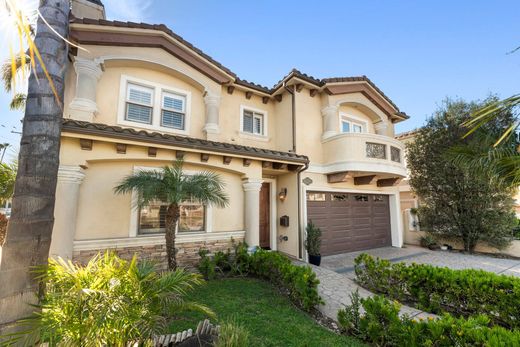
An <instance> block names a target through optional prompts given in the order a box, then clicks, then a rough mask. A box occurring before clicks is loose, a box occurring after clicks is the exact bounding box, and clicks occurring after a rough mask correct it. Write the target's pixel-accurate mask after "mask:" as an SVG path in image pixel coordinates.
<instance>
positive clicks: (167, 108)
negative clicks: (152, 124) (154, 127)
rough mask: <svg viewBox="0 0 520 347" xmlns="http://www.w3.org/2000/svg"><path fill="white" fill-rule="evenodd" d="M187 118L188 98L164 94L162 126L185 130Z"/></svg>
mask: <svg viewBox="0 0 520 347" xmlns="http://www.w3.org/2000/svg"><path fill="white" fill-rule="evenodd" d="M185 116H186V97H185V96H182V95H177V94H173V93H167V92H164V93H163V96H162V108H161V125H162V126H163V127H168V128H174V129H181V130H184V118H185Z"/></svg>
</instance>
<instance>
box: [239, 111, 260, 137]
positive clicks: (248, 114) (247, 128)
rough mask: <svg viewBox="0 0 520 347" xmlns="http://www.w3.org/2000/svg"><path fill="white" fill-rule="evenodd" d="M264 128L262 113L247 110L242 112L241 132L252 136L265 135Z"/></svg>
mask: <svg viewBox="0 0 520 347" xmlns="http://www.w3.org/2000/svg"><path fill="white" fill-rule="evenodd" d="M264 127H265V114H264V113H262V112H259V111H252V110H248V109H244V110H243V111H242V129H241V130H242V132H244V133H250V134H254V135H265V129H264Z"/></svg>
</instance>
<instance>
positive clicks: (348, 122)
mask: <svg viewBox="0 0 520 347" xmlns="http://www.w3.org/2000/svg"><path fill="white" fill-rule="evenodd" d="M363 129H364V126H363V124H362V123H361V122H356V121H354V120H352V119H350V118H347V117H342V118H341V132H343V133H362V132H363V131H364V130H363Z"/></svg>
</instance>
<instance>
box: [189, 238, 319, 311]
mask: <svg viewBox="0 0 520 347" xmlns="http://www.w3.org/2000/svg"><path fill="white" fill-rule="evenodd" d="M199 255H200V256H201V260H200V262H199V264H198V266H197V268H198V269H199V271H200V272H201V274H202V275H203V276H204V277H205V278H207V279H213V278H215V277H217V276H228V275H231V276H237V275H238V276H245V275H249V276H254V277H259V278H261V279H264V280H267V281H269V282H271V283H273V284H274V285H275V286H277V287H279V288H282V289H283V290H285V291H286V293H287V294H288V295H289V297H290V298H291V300H292V301H293V302H294V303H295V304H297V305H298V306H300V307H301V308H303V309H304V310H307V311H309V310H311V309H313V308H315V307H316V306H317V305H319V304H320V303H322V300H321V298H320V296H319V295H318V284H319V280H318V279H317V277H316V274H315V273H314V272H313V271H312V269H311V268H310V267H309V266H297V265H294V264H293V263H292V262H291V260H290V259H289V258H288V257H286V256H285V255H283V254H281V253H278V252H271V251H265V250H262V249H259V250H257V251H256V252H255V253H253V254H249V253H248V252H247V245H246V244H245V243H239V244H236V245H234V252H233V253H231V251H229V250H228V251H227V252H226V253H222V252H217V253H215V255H214V256H213V257H210V256H209V252H208V251H207V250H200V251H199Z"/></svg>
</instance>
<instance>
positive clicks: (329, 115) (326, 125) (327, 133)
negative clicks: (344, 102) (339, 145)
mask: <svg viewBox="0 0 520 347" xmlns="http://www.w3.org/2000/svg"><path fill="white" fill-rule="evenodd" d="M338 109H339V107H338V106H331V105H329V106H326V107H324V108H323V109H322V110H321V115H322V117H323V134H322V135H321V139H322V140H325V139H328V138H329V137H331V136H334V135H336V134H337V133H338V127H339V113H338Z"/></svg>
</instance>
